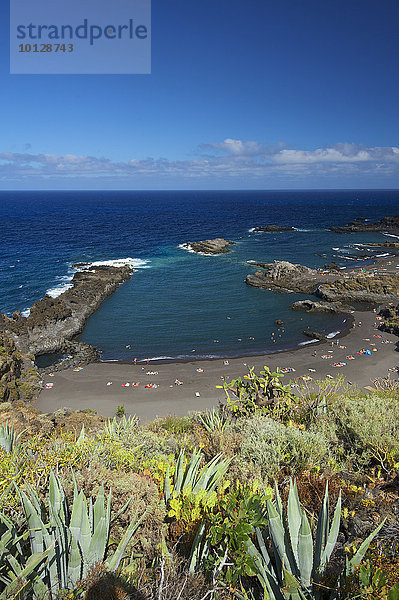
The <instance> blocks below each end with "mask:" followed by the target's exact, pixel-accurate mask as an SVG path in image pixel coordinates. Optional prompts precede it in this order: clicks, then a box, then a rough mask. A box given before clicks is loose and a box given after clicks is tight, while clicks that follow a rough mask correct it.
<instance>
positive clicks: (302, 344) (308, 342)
mask: <svg viewBox="0 0 399 600" xmlns="http://www.w3.org/2000/svg"><path fill="white" fill-rule="evenodd" d="M319 341H320V340H316V339H314V340H307V341H306V342H301V343H300V344H299V346H307V345H308V344H314V343H316V342H319Z"/></svg>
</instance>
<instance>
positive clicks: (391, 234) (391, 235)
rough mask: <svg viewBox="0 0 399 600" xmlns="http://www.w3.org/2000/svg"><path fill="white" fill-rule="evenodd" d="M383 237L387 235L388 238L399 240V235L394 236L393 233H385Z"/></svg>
mask: <svg viewBox="0 0 399 600" xmlns="http://www.w3.org/2000/svg"><path fill="white" fill-rule="evenodd" d="M383 235H387V236H388V237H393V238H396V239H398V240H399V235H394V234H393V233H385V232H384V233H383Z"/></svg>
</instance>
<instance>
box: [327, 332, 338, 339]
mask: <svg viewBox="0 0 399 600" xmlns="http://www.w3.org/2000/svg"><path fill="white" fill-rule="evenodd" d="M340 333H341V332H340V331H332V332H331V333H327V335H326V338H328V339H329V340H330V339H331V338H333V337H335V336H336V335H339V334H340Z"/></svg>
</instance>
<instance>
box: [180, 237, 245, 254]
mask: <svg viewBox="0 0 399 600" xmlns="http://www.w3.org/2000/svg"><path fill="white" fill-rule="evenodd" d="M234 243H235V242H231V241H229V240H225V239H223V238H215V239H214V240H203V241H202V242H187V243H186V244H182V247H183V248H186V249H187V250H193V251H194V252H197V253H199V252H200V253H201V254H225V253H226V252H230V249H229V246H231V245H233V244H234Z"/></svg>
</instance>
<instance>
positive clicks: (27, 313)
mask: <svg viewBox="0 0 399 600" xmlns="http://www.w3.org/2000/svg"><path fill="white" fill-rule="evenodd" d="M29 315H30V308H25V310H22V311H21V316H22V317H29Z"/></svg>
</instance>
